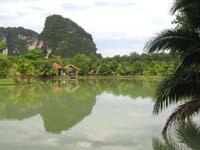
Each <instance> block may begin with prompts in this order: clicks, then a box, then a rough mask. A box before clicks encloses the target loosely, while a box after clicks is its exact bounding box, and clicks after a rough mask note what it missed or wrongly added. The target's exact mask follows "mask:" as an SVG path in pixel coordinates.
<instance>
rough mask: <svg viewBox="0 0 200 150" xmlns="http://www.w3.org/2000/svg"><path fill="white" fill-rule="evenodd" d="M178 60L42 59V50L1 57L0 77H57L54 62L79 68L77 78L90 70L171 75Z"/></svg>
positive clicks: (137, 56)
mask: <svg viewBox="0 0 200 150" xmlns="http://www.w3.org/2000/svg"><path fill="white" fill-rule="evenodd" d="M177 61H178V57H176V56H173V55H172V54H168V53H159V54H145V53H142V54H138V53H131V54H130V55H124V56H119V55H117V56H113V57H105V58H103V57H102V56H101V55H100V54H97V55H95V56H87V55H85V54H76V55H75V56H73V57H70V58H61V57H59V56H54V55H51V56H50V57H49V58H48V59H45V54H44V51H43V50H42V49H34V50H32V51H30V52H28V53H26V54H23V55H20V56H4V55H0V78H8V77H16V76H20V77H31V76H32V77H39V76H53V75H57V72H58V71H57V69H56V68H54V67H53V63H58V64H60V65H62V66H63V67H64V66H67V65H68V64H73V65H75V66H76V67H77V68H79V75H80V76H89V75H91V70H94V71H95V73H96V75H97V76H137V75H144V76H163V75H167V74H171V73H172V71H173V70H174V68H175V66H176V64H177Z"/></svg>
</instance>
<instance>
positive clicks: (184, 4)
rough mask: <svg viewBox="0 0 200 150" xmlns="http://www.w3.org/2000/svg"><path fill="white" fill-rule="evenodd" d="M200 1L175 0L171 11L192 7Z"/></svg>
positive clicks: (173, 12)
mask: <svg viewBox="0 0 200 150" xmlns="http://www.w3.org/2000/svg"><path fill="white" fill-rule="evenodd" d="M199 3H200V2H199V0H174V3H173V5H172V8H171V10H170V12H171V13H172V14H175V13H176V12H177V11H184V10H187V9H191V8H193V7H194V6H196V5H197V4H199Z"/></svg>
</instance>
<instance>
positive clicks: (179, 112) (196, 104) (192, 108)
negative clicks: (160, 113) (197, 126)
mask: <svg viewBox="0 0 200 150" xmlns="http://www.w3.org/2000/svg"><path fill="white" fill-rule="evenodd" d="M199 111H200V99H196V100H192V101H189V102H186V103H185V104H183V105H180V106H178V108H177V109H176V110H175V111H174V112H173V113H172V114H171V115H170V117H169V118H168V120H167V122H166V124H165V127H164V128H163V131H162V133H163V134H166V132H167V130H168V129H169V127H171V126H172V125H173V123H177V122H182V121H185V119H186V118H189V117H192V116H193V115H195V114H197V113H199Z"/></svg>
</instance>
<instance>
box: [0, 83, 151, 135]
mask: <svg viewBox="0 0 200 150" xmlns="http://www.w3.org/2000/svg"><path fill="white" fill-rule="evenodd" d="M154 87H155V86H154V83H152V82H146V81H132V80H81V81H76V80H66V81H64V80H63V81H61V80H59V81H48V80H47V81H45V82H41V81H38V82H37V83H35V84H34V85H31V86H30V85H24V86H8V87H0V91H1V94H0V118H1V119H17V120H22V119H25V118H29V117H31V116H35V115H36V114H40V115H41V116H42V118H43V121H44V126H45V129H46V130H47V131H49V132H52V133H60V132H61V131H63V130H67V129H69V128H71V127H73V126H74V125H76V124H77V123H79V122H80V121H81V120H82V119H83V118H84V117H85V116H87V115H89V114H90V113H91V111H92V108H93V106H94V104H95V102H96V95H100V94H101V93H103V92H105V91H106V92H110V93H113V94H114V95H123V96H130V97H131V98H135V97H139V96H140V97H152V94H153V89H154Z"/></svg>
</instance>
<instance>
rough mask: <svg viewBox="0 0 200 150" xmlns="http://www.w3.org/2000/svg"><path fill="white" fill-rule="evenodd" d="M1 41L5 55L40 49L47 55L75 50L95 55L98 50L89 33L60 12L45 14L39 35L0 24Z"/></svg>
mask: <svg viewBox="0 0 200 150" xmlns="http://www.w3.org/2000/svg"><path fill="white" fill-rule="evenodd" d="M0 40H4V41H6V43H7V50H8V55H21V54H23V53H27V52H28V51H30V50H32V49H34V48H42V49H44V50H45V52H46V54H47V55H49V54H50V53H53V54H54V55H57V56H61V57H72V56H74V55H75V54H77V53H82V54H86V55H95V54H96V50H97V49H96V45H95V43H94V41H93V38H92V36H91V34H89V33H87V32H86V31H85V30H84V29H83V28H82V27H80V26H79V25H77V24H76V23H75V22H73V21H72V20H70V19H68V18H64V17H62V16H60V15H52V16H49V17H47V18H46V21H45V27H44V29H43V31H42V32H41V34H38V33H36V32H34V31H32V30H29V29H25V28H23V27H18V28H16V27H8V28H3V27H0Z"/></svg>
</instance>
